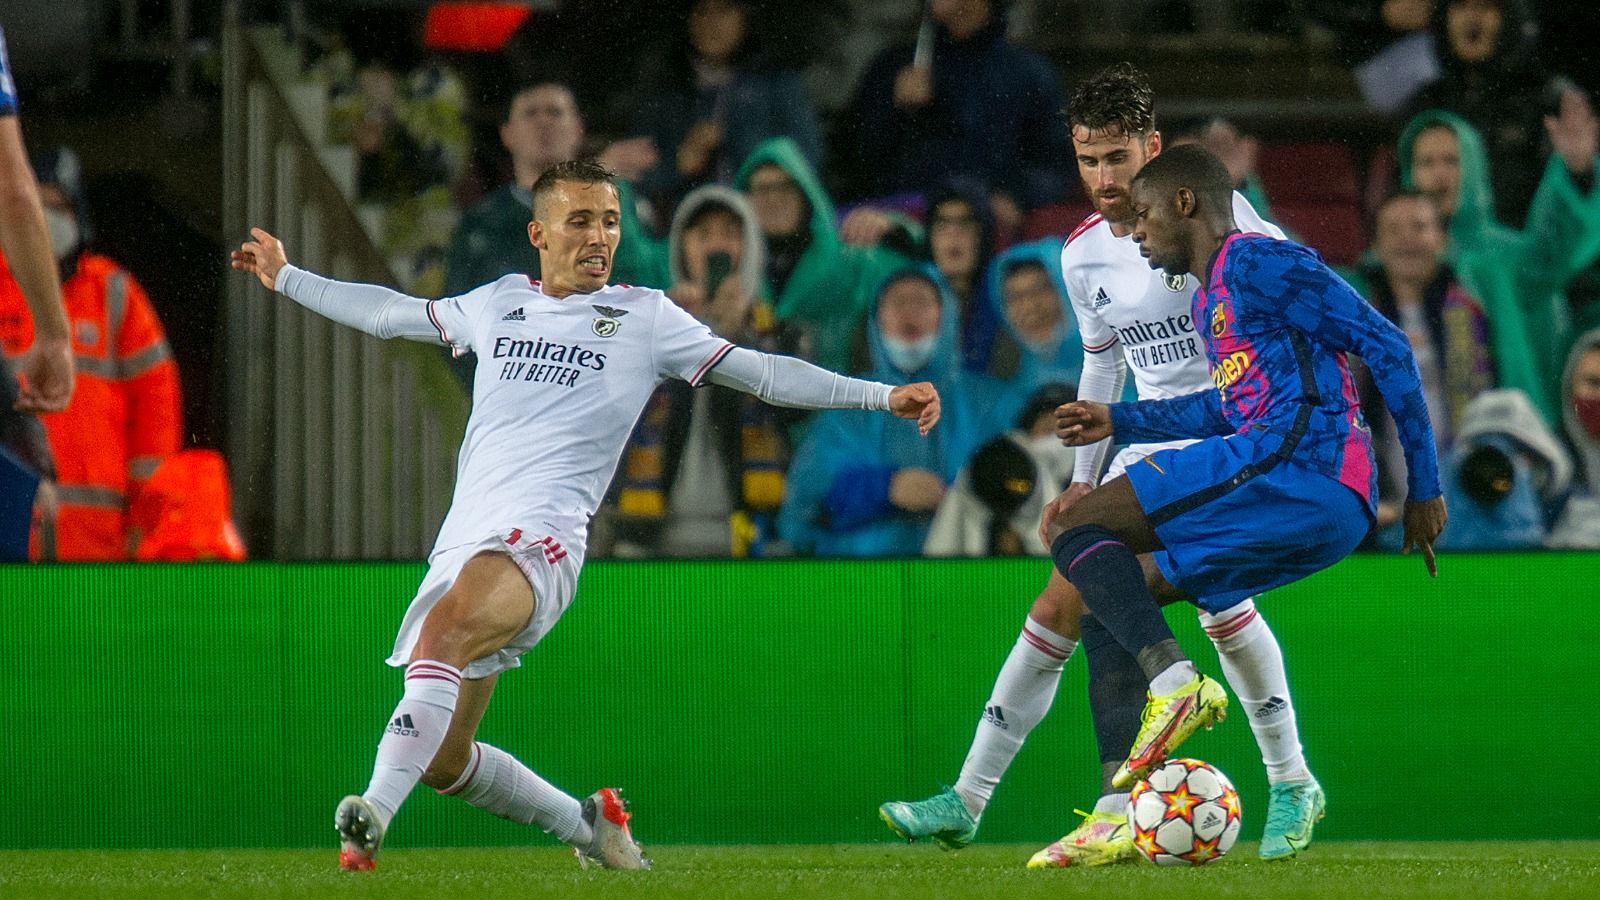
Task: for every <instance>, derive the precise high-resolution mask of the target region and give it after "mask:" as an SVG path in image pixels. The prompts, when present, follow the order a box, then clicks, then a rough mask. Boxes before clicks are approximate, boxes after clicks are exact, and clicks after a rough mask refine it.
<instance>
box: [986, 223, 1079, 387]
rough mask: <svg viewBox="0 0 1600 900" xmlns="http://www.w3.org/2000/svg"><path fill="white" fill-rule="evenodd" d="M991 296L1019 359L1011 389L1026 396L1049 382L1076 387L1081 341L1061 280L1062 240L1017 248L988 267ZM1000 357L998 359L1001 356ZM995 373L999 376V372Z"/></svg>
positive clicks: (994, 370)
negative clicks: (1063, 383)
mask: <svg viewBox="0 0 1600 900" xmlns="http://www.w3.org/2000/svg"><path fill="white" fill-rule="evenodd" d="M986 279H987V281H988V284H989V289H988V291H987V293H988V296H989V297H990V298H991V302H993V303H994V304H995V305H996V307H997V311H996V312H995V313H994V315H996V316H997V317H998V318H1000V320H1001V322H1002V323H1003V325H1004V327H1005V330H1006V334H1007V335H1008V336H1009V340H1008V341H1007V342H1006V343H1007V345H1008V346H1011V347H1014V348H1015V351H1014V352H1015V354H1016V356H1017V361H1016V365H1015V367H1014V370H1013V374H1012V375H1011V377H1010V378H1009V379H1008V385H1007V389H1008V390H1009V391H1011V392H1013V393H1015V394H1021V395H1026V394H1028V393H1030V392H1032V391H1034V390H1037V389H1039V388H1040V387H1041V386H1043V385H1045V384H1048V383H1051V382H1066V383H1070V384H1077V383H1078V377H1079V376H1080V375H1082V374H1083V338H1082V337H1081V336H1080V335H1079V334H1078V318H1077V316H1076V315H1074V314H1073V312H1072V305H1071V302H1070V301H1069V300H1068V299H1067V285H1066V282H1064V281H1062V280H1061V240H1060V239H1059V238H1045V239H1044V240H1041V241H1035V242H1032V243H1028V244H1018V245H1016V246H1014V247H1011V248H1010V249H1008V250H1006V251H1005V252H1004V253H1001V254H1000V255H999V256H997V257H995V259H994V262H992V263H990V264H989V269H988V272H987V273H986ZM997 356H998V353H997ZM990 371H991V372H995V373H996V374H1000V367H999V366H991V368H990Z"/></svg>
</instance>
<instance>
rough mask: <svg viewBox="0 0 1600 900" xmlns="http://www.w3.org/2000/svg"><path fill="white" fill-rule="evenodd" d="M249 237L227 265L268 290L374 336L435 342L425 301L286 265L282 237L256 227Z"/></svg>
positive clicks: (438, 333)
mask: <svg viewBox="0 0 1600 900" xmlns="http://www.w3.org/2000/svg"><path fill="white" fill-rule="evenodd" d="M250 234H251V236H253V237H254V238H255V240H251V241H245V242H244V243H243V244H240V245H239V249H238V250H235V251H233V255H232V265H233V267H234V268H235V269H238V270H239V271H241V272H248V273H250V274H251V275H254V276H256V277H257V278H259V279H261V283H262V284H263V285H265V286H266V288H267V290H269V291H277V292H279V293H282V294H283V295H284V296H286V297H288V298H289V299H291V300H293V301H295V302H296V303H299V304H300V305H301V306H304V307H305V308H307V309H309V310H311V311H312V312H315V313H317V314H319V315H322V316H326V317H327V318H329V319H332V320H333V321H335V322H338V323H339V324H341V325H348V326H350V327H351V328H355V329H357V330H360V331H364V332H366V333H367V334H370V335H374V336H376V337H380V338H396V337H403V338H410V339H412V340H418V341H430V342H438V341H440V340H441V339H442V338H441V335H442V333H443V332H442V331H441V329H440V328H439V327H438V325H436V324H435V323H434V321H433V319H432V318H431V317H430V316H429V309H428V307H429V303H428V301H426V300H423V299H421V298H418V297H411V296H407V295H406V294H402V293H400V292H399V291H394V290H390V289H389V288H386V287H383V286H381V285H376V284H358V283H355V282H349V281H335V280H333V279H331V278H324V277H322V276H321V275H318V274H316V273H314V272H307V271H306V270H304V269H300V268H296V267H295V266H292V265H290V264H289V258H288V255H287V253H286V252H285V251H284V249H283V242H282V241H280V240H278V239H277V238H275V237H273V236H272V235H270V234H268V233H267V232H265V231H263V230H262V229H260V228H252V229H250Z"/></svg>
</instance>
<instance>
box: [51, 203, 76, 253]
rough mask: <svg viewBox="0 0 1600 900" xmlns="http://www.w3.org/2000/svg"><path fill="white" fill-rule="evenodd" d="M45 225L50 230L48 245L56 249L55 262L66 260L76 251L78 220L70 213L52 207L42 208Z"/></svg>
mask: <svg viewBox="0 0 1600 900" xmlns="http://www.w3.org/2000/svg"><path fill="white" fill-rule="evenodd" d="M44 221H45V225H46V226H47V227H48V228H49V229H50V243H52V244H54V245H55V248H56V261H57V262H60V261H61V260H64V259H66V258H67V257H69V256H71V255H72V254H73V253H74V252H76V251H77V249H78V240H79V237H78V220H77V218H76V217H75V216H73V215H72V213H69V212H62V211H61V210H59V209H55V208H54V207H49V206H46V207H45V208H44Z"/></svg>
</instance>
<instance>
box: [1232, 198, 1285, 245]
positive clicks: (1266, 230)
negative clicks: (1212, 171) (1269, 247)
mask: <svg viewBox="0 0 1600 900" xmlns="http://www.w3.org/2000/svg"><path fill="white" fill-rule="evenodd" d="M1233 224H1234V225H1237V226H1238V228H1239V230H1240V231H1243V232H1245V233H1247V234H1265V235H1269V236H1271V237H1275V238H1277V239H1278V240H1280V241H1281V240H1283V239H1284V235H1283V229H1282V228H1279V227H1278V226H1276V225H1274V224H1272V223H1271V222H1268V221H1267V220H1266V219H1263V218H1261V214H1260V213H1258V212H1256V208H1255V207H1254V206H1251V205H1250V201H1249V200H1246V199H1245V198H1244V195H1243V194H1241V193H1239V192H1238V191H1234V192H1233Z"/></svg>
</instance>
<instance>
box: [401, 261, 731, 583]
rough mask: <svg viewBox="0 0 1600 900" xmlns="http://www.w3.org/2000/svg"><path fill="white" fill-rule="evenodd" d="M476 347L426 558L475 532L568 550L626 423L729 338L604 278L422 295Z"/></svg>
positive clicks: (453, 341) (578, 548) (656, 297)
mask: <svg viewBox="0 0 1600 900" xmlns="http://www.w3.org/2000/svg"><path fill="white" fill-rule="evenodd" d="M428 316H429V318H430V320H432V322H433V324H434V327H435V328H437V329H438V330H439V336H440V339H442V340H443V341H444V342H445V343H447V344H449V345H450V346H451V347H452V348H453V349H454V351H455V352H456V354H457V355H460V354H462V353H465V352H467V351H473V352H476V353H477V354H478V369H477V374H476V376H475V378H474V380H473V387H472V416H471V418H470V419H468V420H467V433H466V438H465V439H464V440H463V441H462V444H461V457H460V459H459V461H458V462H457V464H456V489H455V495H454V497H453V498H452V499H451V502H450V513H449V515H447V516H446V517H445V520H444V525H443V526H442V527H441V528H440V529H439V537H438V539H437V540H436V541H435V542H434V547H433V553H432V554H430V555H429V559H430V560H431V559H432V558H433V557H434V556H436V555H438V554H439V553H440V552H441V551H444V550H447V549H449V548H451V547H455V546H459V545H461V544H466V543H471V542H476V541H479V540H481V539H482V538H483V536H484V535H485V534H488V533H492V532H495V531H504V530H509V529H513V528H520V529H523V530H525V531H527V530H536V531H538V533H540V534H543V533H548V534H550V535H553V536H555V537H556V538H557V539H558V540H559V541H560V543H561V544H562V545H563V546H565V547H566V548H567V549H568V550H569V551H570V552H572V553H574V554H576V555H577V556H578V558H579V560H581V559H582V557H583V550H584V547H585V545H586V542H587V539H588V531H589V519H590V517H591V516H593V515H594V513H595V510H597V509H598V508H599V506H600V501H601V499H602V497H603V496H604V495H605V491H606V486H607V485H608V484H610V482H611V476H612V474H613V473H614V472H615V471H616V468H617V461H618V460H619V459H620V458H621V456H622V450H623V446H624V445H625V444H626V443H627V441H628V436H629V434H630V433H631V432H632V431H633V426H634V422H635V421H636V420H637V419H638V418H639V413H640V412H641V411H642V410H643V409H644V405H645V402H646V401H647V400H649V399H650V394H651V392H652V391H654V390H655V388H656V386H657V385H659V384H660V383H661V382H662V381H664V380H666V379H667V378H681V379H683V380H684V381H687V382H689V383H690V384H694V385H698V384H699V383H700V382H701V381H702V380H704V379H705V377H706V374H707V373H708V372H710V371H711V368H712V366H714V365H716V363H717V362H718V361H719V360H721V359H722V357H723V356H724V355H726V354H727V352H728V351H729V350H731V349H732V348H733V345H732V344H730V343H729V342H727V341H725V340H723V339H722V338H719V337H717V336H716V335H714V334H712V333H711V330H710V329H709V328H707V327H706V326H705V325H702V324H701V323H700V322H699V321H697V320H696V319H695V318H694V317H693V316H691V315H689V314H688V313H687V312H685V311H683V309H681V308H680V307H678V306H677V304H675V303H673V302H672V301H671V300H670V299H668V298H667V296H666V295H665V294H663V293H662V292H660V291H658V290H654V289H652V288H640V287H629V286H625V285H610V286H607V287H605V288H602V289H601V290H598V291H595V292H594V293H592V294H572V295H570V296H568V297H565V298H562V299H559V300H558V299H556V298H554V297H550V296H548V295H546V294H545V293H544V292H543V291H541V290H540V287H539V283H538V282H536V281H530V280H529V279H528V278H527V276H525V275H507V276H505V277H504V278H501V279H500V280H499V281H496V282H493V283H491V284H486V285H484V286H483V287H480V288H477V289H476V290H473V291H471V292H469V293H467V294H463V295H462V296H460V297H451V298H446V299H443V300H436V301H433V302H431V303H429V304H428Z"/></svg>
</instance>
